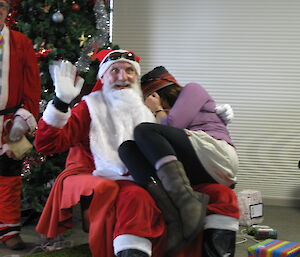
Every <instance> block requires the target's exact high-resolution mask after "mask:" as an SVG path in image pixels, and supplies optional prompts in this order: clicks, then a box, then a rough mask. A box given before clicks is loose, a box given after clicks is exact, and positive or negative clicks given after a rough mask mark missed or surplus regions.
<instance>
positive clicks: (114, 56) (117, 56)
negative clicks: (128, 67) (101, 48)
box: [103, 52, 137, 63]
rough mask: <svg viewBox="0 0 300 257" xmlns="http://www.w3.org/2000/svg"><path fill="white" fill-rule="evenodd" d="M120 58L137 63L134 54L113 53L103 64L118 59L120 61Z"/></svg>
mask: <svg viewBox="0 0 300 257" xmlns="http://www.w3.org/2000/svg"><path fill="white" fill-rule="evenodd" d="M121 58H124V59H127V60H130V61H137V59H136V55H135V54H134V53H131V52H125V53H121V52H113V53H111V54H110V55H108V56H107V57H106V58H105V60H104V62H103V63H106V62H108V61H115V60H118V59H121Z"/></svg>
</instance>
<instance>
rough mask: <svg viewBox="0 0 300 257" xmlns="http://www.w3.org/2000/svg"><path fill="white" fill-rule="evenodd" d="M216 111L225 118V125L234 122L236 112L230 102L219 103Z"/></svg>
mask: <svg viewBox="0 0 300 257" xmlns="http://www.w3.org/2000/svg"><path fill="white" fill-rule="evenodd" d="M215 111H216V113H217V114H218V115H219V117H220V118H221V119H222V120H223V122H224V123H225V125H227V124H229V123H231V122H232V120H233V117H234V114H233V109H232V107H231V106H230V105H229V104H218V105H217V106H216V109H215Z"/></svg>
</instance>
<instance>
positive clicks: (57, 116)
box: [43, 100, 71, 128]
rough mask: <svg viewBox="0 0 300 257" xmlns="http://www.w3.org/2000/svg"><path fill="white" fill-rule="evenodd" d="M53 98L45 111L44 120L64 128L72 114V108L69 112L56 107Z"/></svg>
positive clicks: (56, 126)
mask: <svg viewBox="0 0 300 257" xmlns="http://www.w3.org/2000/svg"><path fill="white" fill-rule="evenodd" d="M52 102H53V100H51V101H50V102H49V103H48V104H47V107H46V109H45V111H44V113H43V120H44V121H45V122H46V123H47V124H48V125H51V126H53V127H55V128H63V127H64V126H65V125H66V124H67V122H68V119H69V118H70V116H71V111H70V108H69V109H68V112H66V113H64V112H61V111H59V110H57V109H56V108H55V106H54V105H53V103H52Z"/></svg>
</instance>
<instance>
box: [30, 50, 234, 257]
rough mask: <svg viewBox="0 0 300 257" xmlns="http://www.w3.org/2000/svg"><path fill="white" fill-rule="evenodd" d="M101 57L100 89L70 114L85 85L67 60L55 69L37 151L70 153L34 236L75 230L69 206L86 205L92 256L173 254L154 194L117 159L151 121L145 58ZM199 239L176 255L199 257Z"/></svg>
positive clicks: (105, 53) (114, 53)
mask: <svg viewBox="0 0 300 257" xmlns="http://www.w3.org/2000/svg"><path fill="white" fill-rule="evenodd" d="M96 58H97V59H99V61H100V66H99V72H98V78H99V80H98V82H97V85H96V87H95V88H96V90H94V91H93V92H92V93H90V94H89V95H87V96H85V97H83V99H82V101H81V102H80V103H79V104H78V105H76V106H75V107H73V108H72V109H70V108H69V106H70V103H71V102H72V100H73V99H74V98H75V97H76V96H77V95H78V94H79V93H80V91H81V88H82V85H83V80H82V79H81V78H80V77H77V76H76V68H75V66H74V65H72V64H71V63H69V62H67V61H63V62H59V63H57V64H55V65H54V66H52V67H51V69H50V71H51V75H52V78H53V81H54V85H55V93H56V96H55V98H54V99H53V101H51V102H49V104H48V106H47V108H46V110H45V111H44V114H43V117H42V119H41V120H40V121H39V124H38V130H37V133H36V138H35V140H36V141H35V146H36V148H37V150H38V151H40V152H42V153H44V154H53V153H59V152H64V151H66V150H70V151H69V155H68V159H67V162H66V169H65V170H64V171H63V172H62V173H61V174H60V175H59V176H58V178H57V179H56V181H55V184H54V186H53V188H52V190H51V193H50V195H49V198H48V200H47V203H46V206H45V208H44V210H43V213H42V216H41V218H40V220H39V223H38V225H37V231H38V232H40V233H42V234H45V235H46V236H47V237H56V236H57V235H58V234H60V233H62V232H64V231H65V230H66V229H68V228H71V226H72V223H71V217H72V211H71V207H72V206H74V205H75V204H77V203H78V202H80V201H81V202H82V200H83V199H85V200H86V199H88V200H89V201H88V204H87V205H86V206H85V207H86V208H85V209H86V210H85V212H84V213H85V218H86V220H87V221H88V222H89V226H88V229H89V244H90V248H91V251H92V254H93V256H94V257H100V256H101V257H102V256H106V257H112V256H114V255H113V254H115V255H116V256H118V257H125V256H136V257H149V256H156V257H159V256H164V255H165V251H166V250H167V251H168V252H167V253H168V254H173V253H174V251H175V250H178V247H176V249H175V250H174V249H171V248H168V249H166V244H165V241H166V240H165V239H166V236H167V235H166V229H165V222H164V218H163V216H162V215H161V211H160V210H159V209H158V207H157V206H156V204H155V202H154V200H153V199H152V198H151V196H150V195H149V193H148V192H147V191H146V190H145V189H143V188H142V187H139V186H138V185H137V184H135V183H134V181H133V178H132V177H131V175H130V173H129V172H128V170H127V169H126V167H125V166H124V164H123V163H122V162H121V160H120V159H119V156H118V147H119V145H120V144H121V143H122V142H124V141H125V140H128V139H132V138H133V129H134V127H135V126H136V125H138V124H140V123H141V122H144V121H151V122H154V116H153V114H152V113H151V112H150V110H149V109H148V108H147V107H146V106H145V105H144V104H143V98H142V93H141V89H140V86H139V83H138V81H139V75H140V66H139V61H140V58H139V57H138V56H137V55H136V54H135V53H134V52H132V51H128V50H123V49H118V50H102V51H100V52H99V53H98V54H97V55H96ZM220 192H221V190H220ZM222 192H223V191H222ZM85 203H86V201H85ZM233 205H234V204H233ZM200 239H201V237H197V238H196V239H194V240H193V241H191V242H190V243H189V245H186V247H183V248H182V249H181V250H179V252H178V253H177V254H176V256H177V257H183V256H185V257H192V256H199V255H200V252H201V241H199V240H200ZM180 245H181V243H180V244H179V246H180ZM191 245H193V247H191ZM174 256H175V255H174Z"/></svg>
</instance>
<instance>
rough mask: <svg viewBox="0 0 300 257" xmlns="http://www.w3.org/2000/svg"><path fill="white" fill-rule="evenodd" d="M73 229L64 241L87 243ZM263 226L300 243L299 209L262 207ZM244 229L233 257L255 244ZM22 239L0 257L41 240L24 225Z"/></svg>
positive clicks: (239, 256) (15, 253)
mask: <svg viewBox="0 0 300 257" xmlns="http://www.w3.org/2000/svg"><path fill="white" fill-rule="evenodd" d="M74 221H75V222H74V224H75V227H74V229H73V230H72V231H71V232H70V234H69V235H68V236H66V237H65V240H68V241H72V242H73V243H74V245H78V244H82V243H86V242H87V234H86V233H84V232H83V231H82V229H81V223H80V220H79V217H75V220H74ZM263 224H264V225H268V226H270V227H271V228H273V229H275V230H277V232H278V239H280V240H286V241H294V242H299V243H300V208H287V207H278V206H265V207H264V222H263ZM243 229H244V227H241V228H240V233H239V234H238V237H237V247H236V254H235V257H247V256H248V254H247V248H248V247H249V246H251V245H254V244H256V242H255V241H254V240H253V238H252V237H245V236H244V235H243V234H242V233H241V232H242V230H243ZM22 237H23V239H24V241H26V243H27V244H28V248H27V249H26V250H23V251H10V250H8V249H6V248H5V247H4V246H3V245H2V244H1V245H0V256H1V257H4V256H6V255H10V257H19V256H24V255H26V254H28V253H29V252H30V251H31V250H32V249H33V248H34V247H35V246H36V245H37V244H39V243H40V242H41V238H40V236H39V234H38V233H37V232H35V230H34V225H26V226H24V228H23V230H22Z"/></svg>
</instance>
